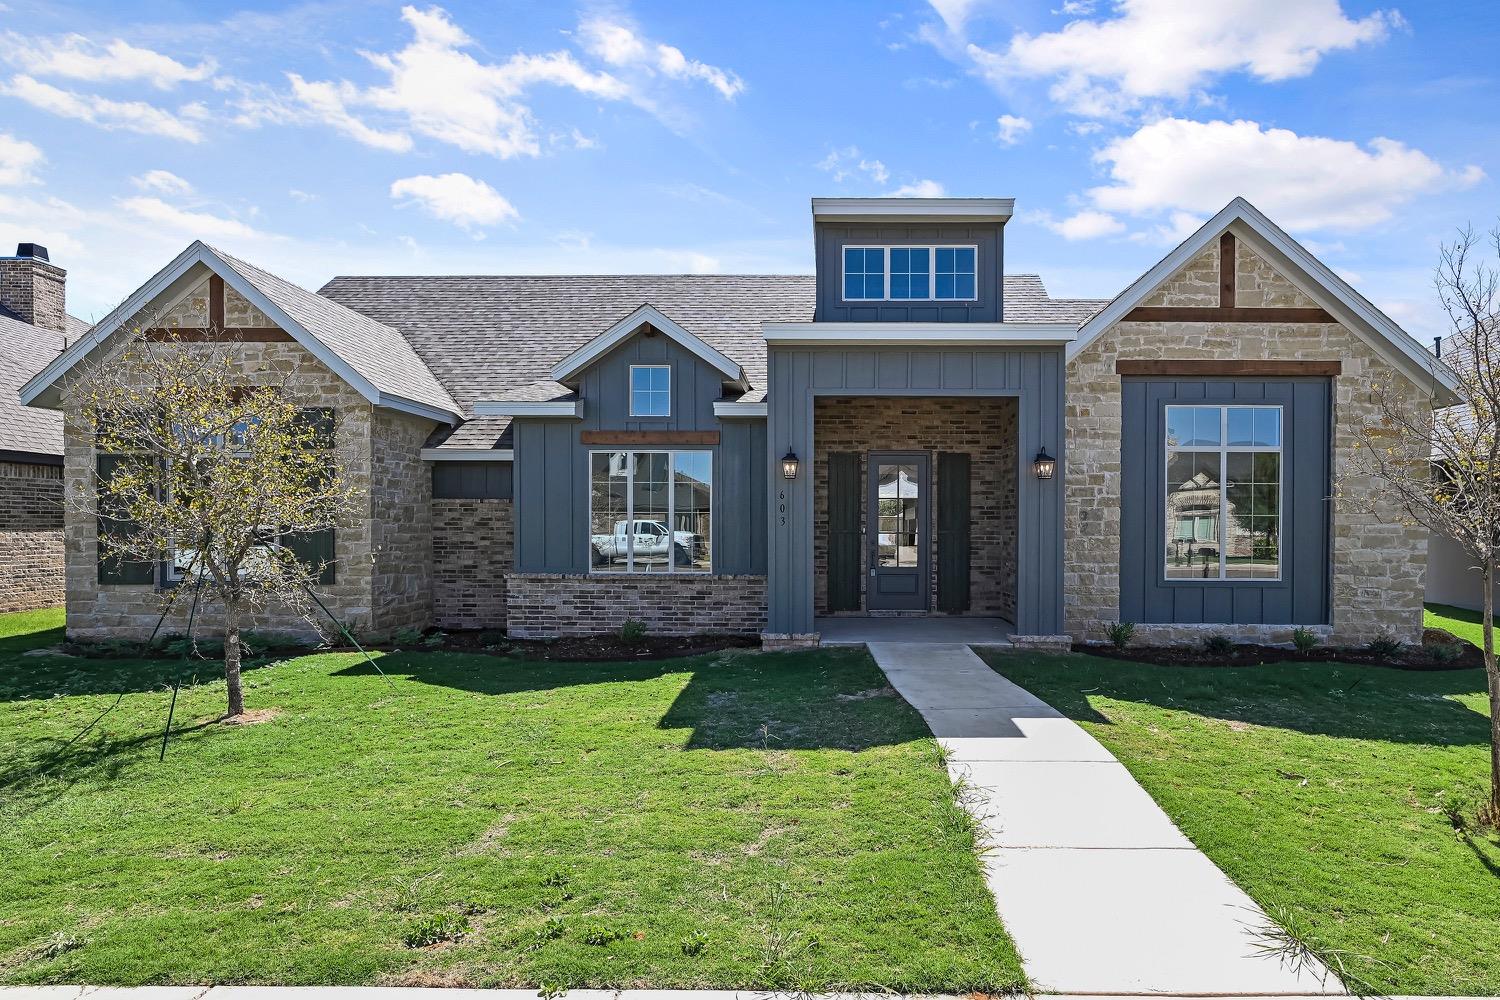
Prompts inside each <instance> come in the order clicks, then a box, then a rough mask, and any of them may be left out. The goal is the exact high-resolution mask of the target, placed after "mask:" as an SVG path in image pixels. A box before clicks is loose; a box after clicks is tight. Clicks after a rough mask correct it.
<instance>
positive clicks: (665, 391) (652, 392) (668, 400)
mask: <svg viewBox="0 0 1500 1000" xmlns="http://www.w3.org/2000/svg"><path fill="white" fill-rule="evenodd" d="M638 371H640V372H651V373H653V379H652V381H650V382H649V383H648V385H649V388H646V389H642V390H639V392H638V390H637V389H636V385H635V373H636V372H638ZM656 372H662V373H665V375H666V385H665V386H664V387H662V388H657V386H656V382H655V380H654V373H656ZM629 389H630V415H631V416H632V417H647V418H651V417H655V418H663V417H670V416H671V415H672V366H671V365H631V366H630V386H629ZM638 394H639V395H644V396H647V397H649V398H650V399H651V400H652V401H655V400H657V399H658V398H659V399H660V400H661V402H662V404H663V406H662V410H661V412H660V413H647V412H643V411H642V410H641V408H640V407H639V406H637V405H636V397H637V395H638Z"/></svg>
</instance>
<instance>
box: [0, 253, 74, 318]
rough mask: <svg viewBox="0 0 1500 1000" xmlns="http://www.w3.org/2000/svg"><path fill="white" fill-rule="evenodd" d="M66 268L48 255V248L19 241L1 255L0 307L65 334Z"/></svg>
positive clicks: (18, 316) (17, 316) (16, 315)
mask: <svg viewBox="0 0 1500 1000" xmlns="http://www.w3.org/2000/svg"><path fill="white" fill-rule="evenodd" d="M67 282H68V272H67V271H64V270H63V269H62V268H60V267H58V266H57V265H56V264H54V263H52V262H51V261H50V260H48V259H47V248H46V247H44V246H41V245H39V244H36V243H22V244H20V245H19V246H17V247H16V255H15V256H14V257H0V309H3V310H5V311H6V312H9V313H10V314H11V315H13V316H15V317H16V318H17V319H19V320H21V321H22V322H25V323H30V324H31V325H32V326H39V327H41V328H42V329H44V330H55V331H57V332H58V333H61V334H64V335H66V334H67V331H68V321H67V309H66V294H65V293H66V290H67Z"/></svg>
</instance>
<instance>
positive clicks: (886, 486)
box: [876, 462, 922, 569]
mask: <svg viewBox="0 0 1500 1000" xmlns="http://www.w3.org/2000/svg"><path fill="white" fill-rule="evenodd" d="M876 475H877V476H878V477H879V478H878V480H877V482H878V484H879V486H878V500H879V503H880V511H879V518H880V522H879V525H878V528H879V533H880V538H879V548H878V552H879V556H878V559H879V564H880V565H881V566H886V567H893V566H894V567H904V568H910V569H916V568H917V566H918V558H917V553H918V552H919V551H920V549H919V548H918V546H920V545H921V544H922V539H921V537H920V535H921V530H920V528H921V526H920V517H919V516H918V511H919V507H920V503H921V499H922V492H921V491H922V484H921V479H920V478H919V477H918V476H917V467H916V465H914V464H911V463H902V462H881V463H880V464H879V465H878V466H876Z"/></svg>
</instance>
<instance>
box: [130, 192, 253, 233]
mask: <svg viewBox="0 0 1500 1000" xmlns="http://www.w3.org/2000/svg"><path fill="white" fill-rule="evenodd" d="M119 205H120V208H122V209H124V210H125V211H126V212H127V213H129V214H130V215H133V216H135V217H136V218H138V219H140V220H141V221H143V222H148V223H150V224H151V225H152V226H155V227H158V229H164V230H168V231H170V232H173V233H178V234H181V235H182V236H187V237H191V238H194V239H202V238H204V237H207V238H209V239H221V238H223V237H226V236H228V237H234V238H236V239H255V240H262V239H268V238H270V234H268V233H263V232H261V231H260V230H258V229H256V228H254V227H253V226H247V225H245V224H244V223H243V222H240V221H239V220H238V219H225V218H222V217H220V216H217V215H212V214H210V213H208V212H192V211H188V210H187V209H182V208H178V207H177V206H175V205H169V204H167V203H166V202H164V201H162V200H161V199H160V198H146V197H137V198H124V199H121V201H120V203H119Z"/></svg>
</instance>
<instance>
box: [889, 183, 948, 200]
mask: <svg viewBox="0 0 1500 1000" xmlns="http://www.w3.org/2000/svg"><path fill="white" fill-rule="evenodd" d="M947 193H948V192H947V189H945V188H944V187H943V185H941V184H939V183H938V182H937V181H934V180H920V181H913V182H912V183H910V184H903V185H901V186H900V187H898V188H896V189H895V190H894V191H889V192H887V193H886V197H887V198H941V197H943V196H944V195H946V194H947Z"/></svg>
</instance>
